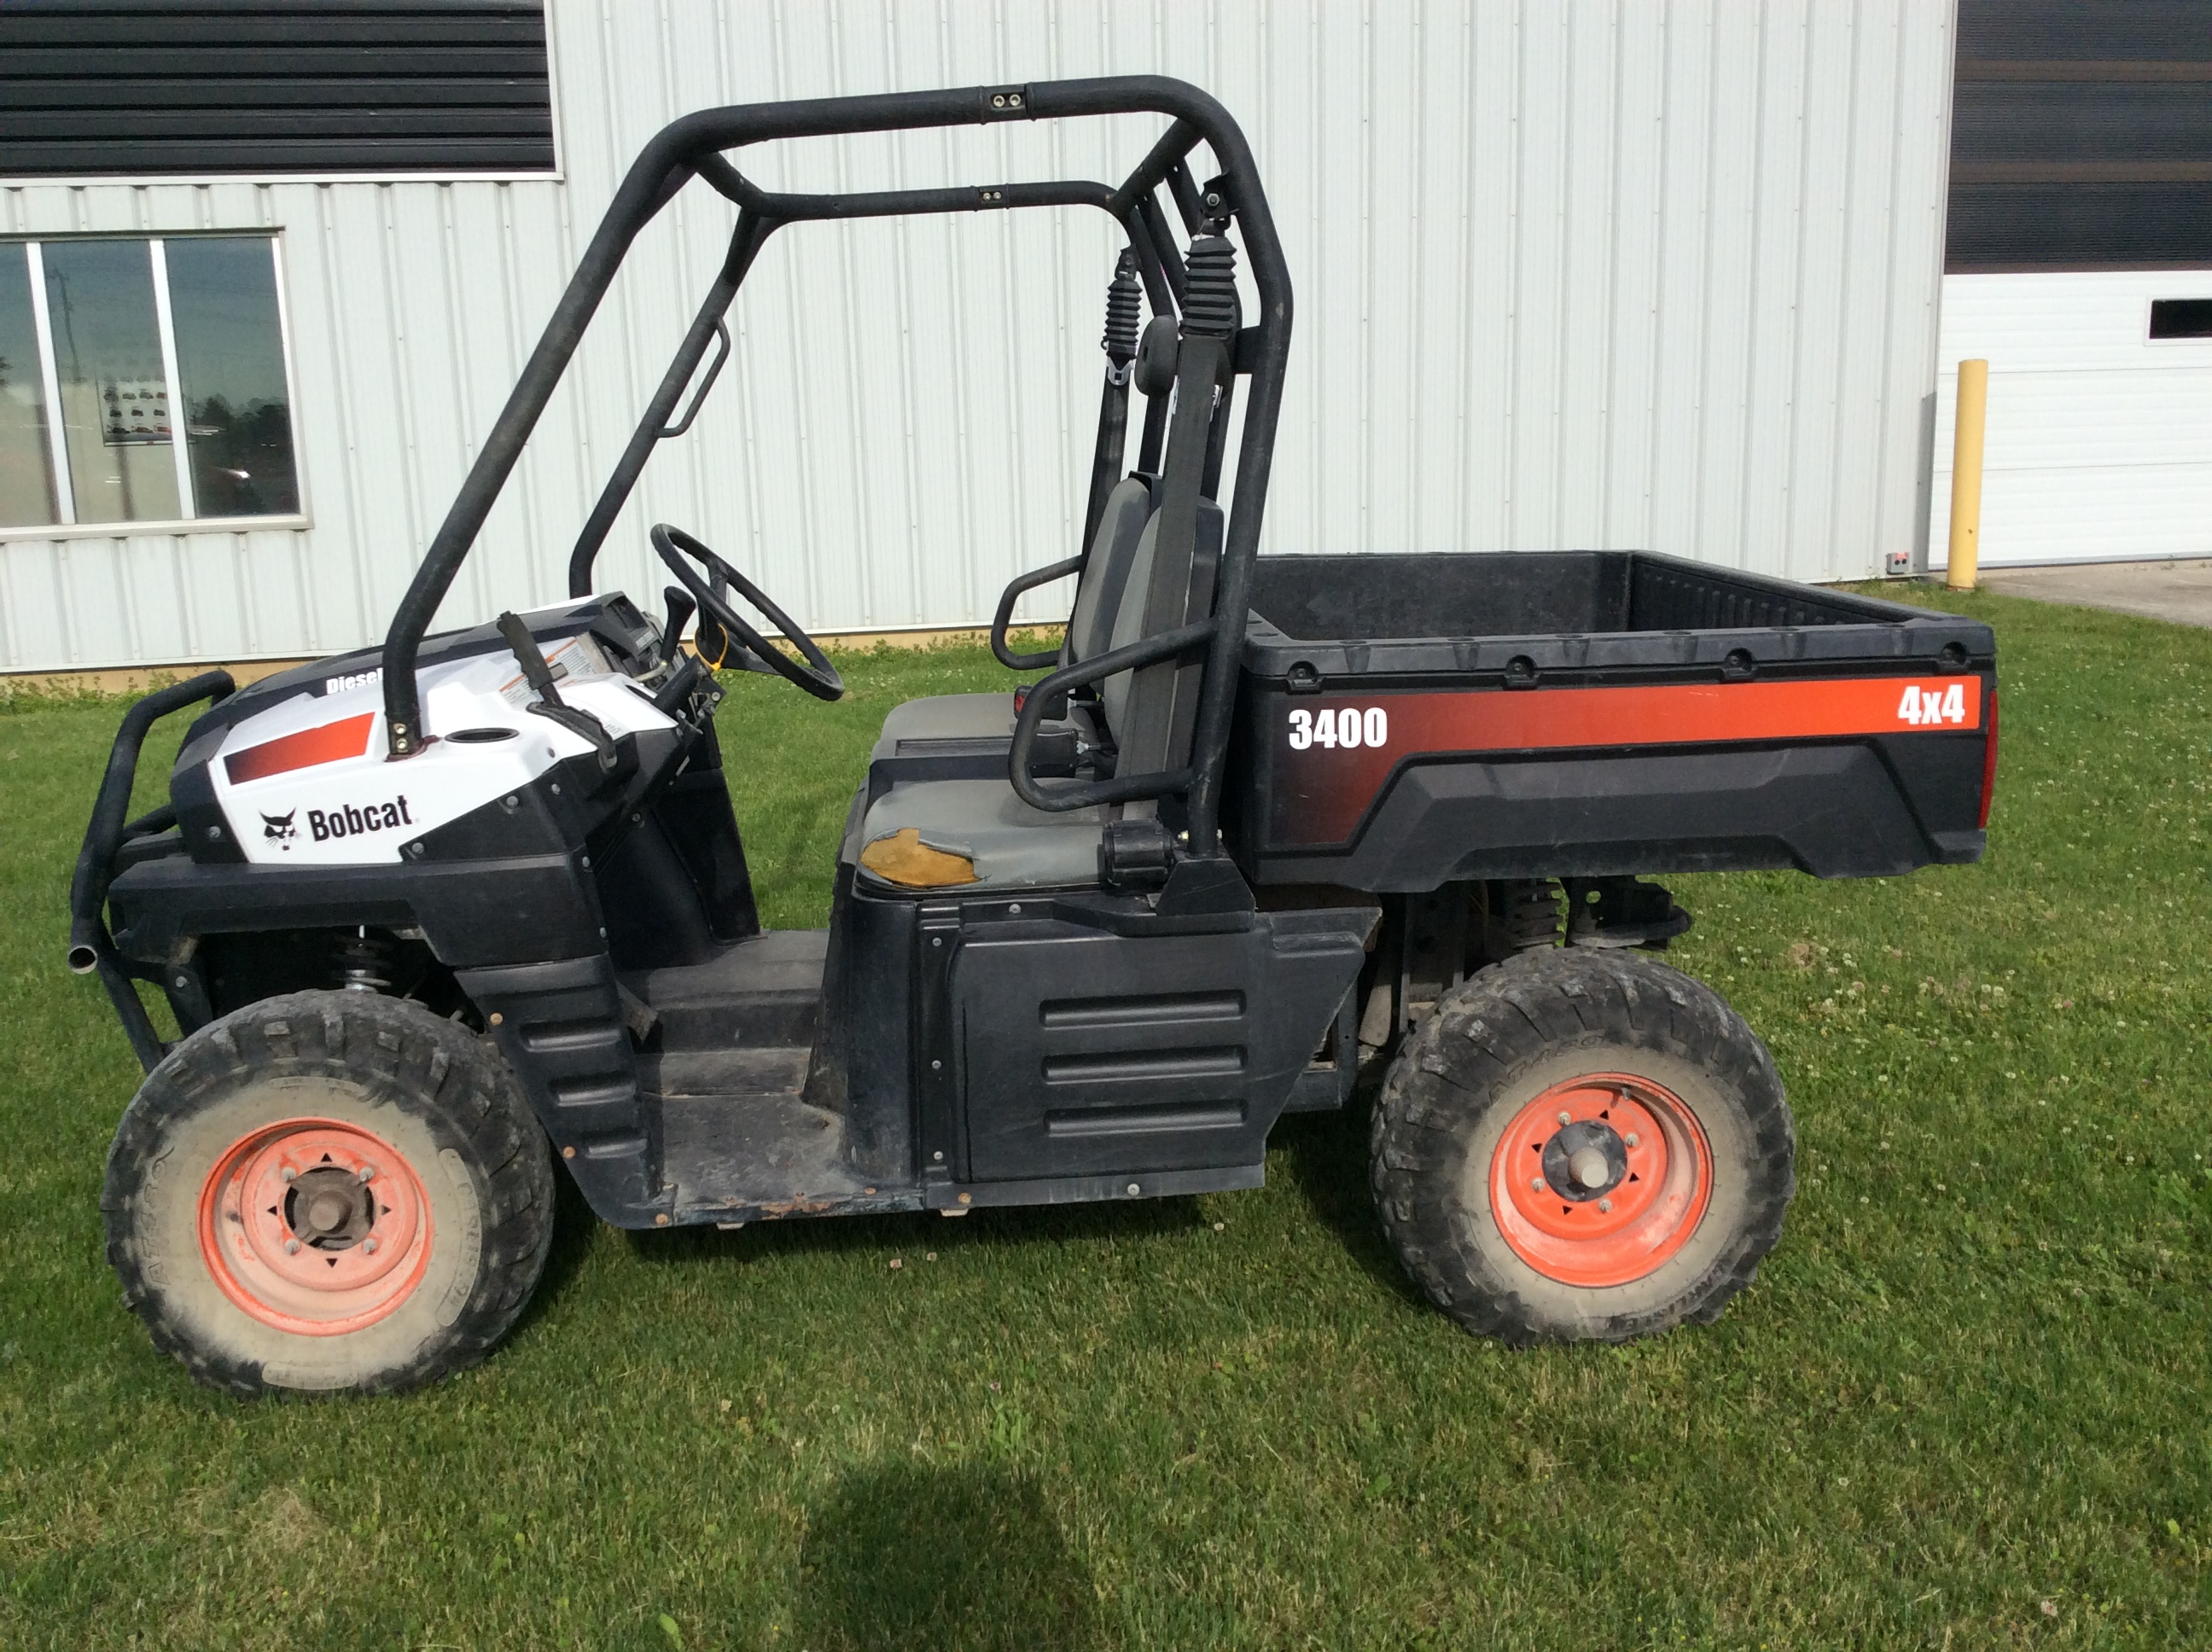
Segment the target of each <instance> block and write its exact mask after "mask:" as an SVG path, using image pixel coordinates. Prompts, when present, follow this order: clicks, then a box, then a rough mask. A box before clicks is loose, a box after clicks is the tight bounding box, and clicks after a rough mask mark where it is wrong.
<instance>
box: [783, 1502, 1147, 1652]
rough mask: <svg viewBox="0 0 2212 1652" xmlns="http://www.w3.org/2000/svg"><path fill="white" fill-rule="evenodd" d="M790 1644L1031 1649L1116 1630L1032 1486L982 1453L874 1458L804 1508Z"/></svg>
mask: <svg viewBox="0 0 2212 1652" xmlns="http://www.w3.org/2000/svg"><path fill="white" fill-rule="evenodd" d="M792 1626H793V1630H794V1631H795V1633H794V1634H793V1636H792V1637H790V1642H789V1643H790V1644H792V1645H794V1646H802V1647H810V1648H813V1649H816V1652H826V1649H836V1652H874V1649H877V1648H884V1649H897V1652H907V1649H909V1648H912V1647H917V1646H928V1647H945V1648H961V1649H996V1648H1002V1647H1003V1648H1006V1649H1009V1652H1012V1649H1020V1652H1032V1649H1036V1648H1039V1647H1082V1648H1091V1647H1097V1646H1103V1645H1108V1644H1111V1643H1114V1642H1116V1641H1118V1640H1119V1639H1120V1637H1119V1636H1118V1635H1117V1634H1115V1633H1114V1632H1113V1630H1112V1628H1111V1627H1110V1626H1109V1625H1108V1624H1107V1622H1106V1621H1105V1620H1104V1619H1103V1617H1102V1615H1101V1613H1100V1612H1099V1608H1098V1600H1097V1594H1096V1592H1095V1590H1094V1589H1093V1588H1092V1583H1091V1572H1090V1569H1089V1568H1088V1567H1087V1566H1085V1564H1084V1563H1083V1562H1082V1560H1081V1559H1080V1558H1079V1557H1078V1556H1077V1555H1076V1554H1074V1553H1073V1552H1072V1551H1071V1550H1070V1548H1069V1547H1068V1544H1067V1540H1066V1536H1065V1535H1064V1534H1062V1532H1061V1530H1060V1522H1059V1521H1058V1520H1057V1518H1056V1517H1055V1516H1054V1514H1053V1511H1052V1509H1050V1508H1049V1507H1048V1505H1047V1503H1046V1502H1045V1499H1044V1497H1042V1495H1041V1493H1040V1492H1039V1491H1038V1489H1037V1487H1036V1485H1035V1484H1034V1483H1033V1482H1031V1481H1030V1479H1028V1478H1027V1477H1026V1476H1024V1475H1022V1474H1020V1473H1017V1472H1015V1471H1013V1470H1012V1469H1010V1468H1007V1467H1000V1466H996V1465H992V1464H965V1465H961V1466H958V1467H932V1466H927V1465H923V1464H917V1463H893V1464H889V1465H884V1464H877V1465H872V1466H869V1467H865V1468H859V1469H854V1470H851V1471H848V1472H847V1473H844V1474H842V1475H841V1476H840V1477H839V1478H838V1479H836V1481H835V1482H834V1483H833V1484H832V1485H831V1486H830V1489H829V1491H828V1493H827V1494H826V1495H825V1496H823V1497H822V1498H821V1499H820V1501H819V1502H817V1503H816V1504H815V1505H814V1506H813V1507H812V1508H811V1509H809V1510H808V1514H807V1522H806V1538H805V1543H804V1544H803V1545H802V1546H801V1548H800V1550H799V1599H798V1601H797V1603H796V1605H795V1606H794V1608H793V1625H792Z"/></svg>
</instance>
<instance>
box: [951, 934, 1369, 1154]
mask: <svg viewBox="0 0 2212 1652" xmlns="http://www.w3.org/2000/svg"><path fill="white" fill-rule="evenodd" d="M1003 910H1004V909H1003V908H1000V911H1001V912H1003ZM994 915H995V914H994ZM1374 916H1375V914H1374V911H1373V909H1372V908H1340V909H1338V910H1337V911H1335V912H1334V913H1329V914H1304V913H1273V914H1261V915H1260V916H1259V918H1258V919H1257V920H1256V921H1255V923H1254V924H1253V926H1251V927H1249V928H1246V929H1242V930H1234V931H1230V932H1217V933H1212V934H1203V933H1201V934H1167V935H1152V936H1133V935H1109V934H1104V933H1102V932H1098V931H1097V930H1092V929H1087V928H1084V927H1082V926H1078V925H1076V924H1073V923H1069V922H1066V921H1063V920H1060V919H1057V918H1053V919H1043V920H1006V919H1002V920H1000V921H993V922H971V923H969V925H967V926H966V927H965V929H964V931H963V935H962V938H961V944H960V952H959V956H958V957H957V959H956V961H955V963H954V966H953V973H952V991H953V994H954V1001H955V1003H956V1005H957V1016H958V1021H959V1029H960V1031H959V1049H960V1060H961V1064H962V1068H963V1071H962V1075H961V1076H962V1079H963V1090H964V1093H965V1110H966V1139H965V1144H964V1146H965V1151H966V1155H967V1159H968V1163H967V1164H966V1166H965V1167H963V1179H965V1180H969V1181H1020V1180H1030V1179H1039V1178H1046V1177H1061V1176H1080V1175H1121V1174H1135V1173H1142V1172H1152V1171H1160V1170H1182V1169H1204V1168H1207V1167H1217V1166H1231V1165H1252V1164H1257V1163H1259V1162H1260V1161H1261V1157H1262V1156H1263V1154H1264V1153H1265V1151H1266V1148H1267V1132H1268V1131H1269V1129H1271V1128H1272V1127H1273V1125H1274V1122H1275V1119H1276V1116H1277V1115H1278V1114H1280V1113H1281V1111H1282V1109H1283V1104H1284V1103H1285V1102H1286V1101H1287V1100H1288V1099H1289V1097H1290V1094H1291V1088H1292V1086H1293V1085H1294V1084H1296V1083H1297V1078H1298V1075H1299V1074H1300V1073H1301V1072H1304V1069H1305V1066H1306V1063H1307V1061H1308V1060H1309V1059H1310V1057H1311V1056H1312V1054H1313V1053H1314V1050H1315V1048H1316V1046H1318V1045H1319V1043H1320V1042H1321V1040H1322V1036H1323V1035H1324V1034H1325V1033H1326V1032H1327V1031H1328V1027H1329V1024H1330V1019H1331V1017H1332V1016H1334V1013H1335V1011H1336V1009H1337V1006H1338V1005H1340V1004H1341V1003H1342V1002H1343V1001H1344V996H1345V994H1346V993H1347V992H1348V991H1349V990H1350V989H1351V987H1352V981H1353V980H1354V979H1355V978H1356V977H1357V975H1358V971H1359V965H1360V962H1361V959H1362V957H1364V954H1363V952H1362V951H1361V943H1362V941H1363V940H1364V937H1365V935H1366V932H1367V930H1368V929H1369V927H1370V926H1371V924H1372V922H1373V920H1374ZM1316 919H1318V920H1320V924H1319V926H1317V927H1316V926H1312V924H1311V920H1316Z"/></svg>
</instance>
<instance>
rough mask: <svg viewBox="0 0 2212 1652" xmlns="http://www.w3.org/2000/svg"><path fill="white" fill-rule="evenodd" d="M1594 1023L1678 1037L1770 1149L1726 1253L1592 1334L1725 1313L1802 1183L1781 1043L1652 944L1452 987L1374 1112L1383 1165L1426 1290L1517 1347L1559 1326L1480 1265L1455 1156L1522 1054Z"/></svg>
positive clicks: (1374, 1139)
mask: <svg viewBox="0 0 2212 1652" xmlns="http://www.w3.org/2000/svg"><path fill="white" fill-rule="evenodd" d="M1589 1037H1600V1038H1603V1039H1606V1040H1607V1041H1608V1042H1614V1043H1618V1044H1621V1045H1625V1046H1628V1047H1631V1048H1644V1049H1652V1050H1658V1051H1663V1052H1664V1053H1666V1054H1669V1055H1671V1056H1674V1057H1675V1058H1676V1059H1678V1060H1683V1061H1686V1062H1689V1063H1692V1064H1695V1065H1697V1066H1701V1067H1705V1068H1707V1069H1708V1070H1710V1071H1712V1072H1716V1073H1717V1074H1720V1075H1722V1076H1723V1078H1724V1079H1725V1080H1727V1081H1728V1082H1729V1084H1730V1086H1731V1088H1732V1089H1733V1090H1735V1092H1736V1093H1737V1094H1738V1095H1739V1096H1741V1099H1742V1101H1743V1102H1744V1104H1745V1110H1746V1114H1747V1123H1748V1125H1749V1127H1750V1130H1751V1134H1752V1139H1753V1143H1754V1145H1755V1150H1756V1151H1755V1153H1754V1158H1753V1175H1752V1178H1751V1185H1750V1186H1749V1187H1747V1190H1746V1191H1747V1202H1746V1208H1745V1210H1744V1212H1743V1218H1742V1220H1741V1223H1740V1224H1738V1227H1737V1230H1736V1231H1735V1233H1734V1234H1733V1235H1732V1236H1729V1242H1728V1243H1727V1244H1726V1246H1725V1248H1723V1251H1722V1253H1721V1254H1720V1255H1719V1256H1718V1257H1717V1258H1716V1259H1715V1260H1714V1262H1713V1264H1712V1265H1711V1266H1710V1267H1708V1268H1707V1269H1706V1270H1705V1272H1704V1273H1703V1274H1702V1275H1701V1276H1700V1277H1699V1279H1698V1280H1697V1281H1696V1282H1695V1283H1694V1284H1693V1285H1692V1287H1691V1288H1690V1289H1688V1290H1686V1291H1684V1292H1682V1293H1681V1294H1680V1295H1679V1296H1678V1297H1676V1298H1675V1299H1674V1301H1672V1302H1670V1303H1668V1304H1666V1305H1665V1306H1664V1307H1663V1308H1662V1309H1659V1310H1657V1311H1654V1312H1643V1313H1633V1314H1624V1315H1616V1316H1613V1317H1611V1318H1609V1319H1607V1320H1606V1321H1602V1322H1601V1325H1600V1327H1599V1328H1597V1329H1596V1330H1595V1332H1594V1333H1590V1336H1589V1339H1592V1340H1598V1341H1607V1342H1622V1341H1626V1340H1629V1339H1632V1338H1635V1337H1639V1336H1645V1335H1650V1334H1652V1333H1656V1332H1660V1331H1663V1330H1665V1329H1667V1328H1668V1327H1671V1326H1673V1325H1675V1324H1678V1323H1680V1322H1681V1321H1685V1320H1686V1321H1692V1322H1694V1323H1698V1324H1711V1322H1712V1321H1715V1320H1717V1319H1718V1318H1719V1317H1720V1315H1721V1313H1722V1311H1723V1309H1724V1308H1725V1307H1726V1306H1727V1304H1728V1303H1729V1299H1730V1298H1732V1297H1735V1295H1736V1294H1737V1293H1738V1292H1739V1291H1742V1290H1743V1289H1744V1288H1745V1287H1746V1286H1747V1285H1750V1284H1751V1283H1752V1281H1753V1279H1755V1278H1757V1277H1758V1273H1759V1262H1760V1260H1762V1259H1763V1258H1764V1257H1765V1254H1766V1253H1767V1252H1768V1251H1770V1250H1771V1249H1772V1248H1773V1247H1774V1245H1775V1243H1776V1242H1777V1241H1778V1239H1779V1238H1780V1237H1781V1234H1782V1224H1783V1220H1784V1215H1785V1213H1786V1212H1787V1210H1788V1207H1789V1204H1790V1199H1791V1198H1792V1196H1793V1195H1794V1194H1795V1193H1796V1174H1795V1170H1794V1168H1793V1160H1794V1157H1795V1152H1796V1127H1795V1125H1794V1123H1793V1121H1791V1118H1790V1108H1789V1105H1788V1102H1786V1101H1785V1099H1784V1095H1783V1089H1782V1082H1781V1078H1780V1077H1779V1075H1778V1073H1777V1072H1776V1071H1775V1067H1774V1062H1773V1058H1772V1057H1771V1055H1770V1054H1768V1053H1767V1050H1766V1047H1765V1045H1764V1044H1763V1043H1762V1042H1760V1041H1759V1037H1758V1036H1757V1035H1756V1034H1754V1033H1753V1031H1752V1030H1751V1029H1750V1027H1749V1026H1748V1025H1747V1024H1746V1023H1745V1022H1744V1020H1743V1018H1742V1017H1741V1016H1739V1015H1737V1014H1736V1013H1735V1011H1734V1010H1732V1009H1730V1008H1729V1005H1728V1004H1727V1002H1726V1000H1724V999H1722V998H1721V996H1720V995H1719V994H1718V993H1716V992H1714V991H1713V990H1712V989H1711V987H1707V986H1705V984H1704V983H1703V982H1701V981H1696V980H1693V979H1692V978H1691V977H1690V976H1688V975H1683V974H1682V973H1680V971H1679V970H1675V969H1668V967H1666V966H1665V965H1663V964H1661V963H1657V962H1656V961H1655V960H1653V959H1651V958H1649V957H1643V956H1640V955H1628V954H1626V953H1622V952H1615V951H1607V950H1599V949H1594V948H1593V949H1581V948H1556V949H1550V950H1538V951H1529V952H1524V953H1522V954H1520V955H1519V956H1518V957H1515V958H1513V959H1511V960H1510V961H1509V962H1508V963H1504V964H1502V965H1499V966H1498V967H1496V968H1494V969H1486V970H1484V971H1483V972H1481V973H1480V974H1479V975H1475V976H1474V977H1473V978H1471V979H1470V980H1468V981H1465V982H1463V983H1462V985H1460V986H1458V987H1455V988H1453V989H1452V990H1451V991H1450V992H1449V993H1446V994H1445V995H1444V997H1443V999H1442V1000H1441V1001H1440V1002H1439V1003H1438V1004H1437V1008H1436V1012H1435V1013H1434V1014H1432V1015H1431V1017H1429V1018H1428V1020H1426V1021H1425V1022H1424V1023H1422V1025H1421V1026H1420V1027H1419V1029H1417V1030H1416V1031H1414V1032H1413V1034H1411V1035H1410V1036H1408V1037H1407V1040H1406V1042H1405V1043H1404V1045H1403V1046H1402V1048H1401V1051H1400V1054H1399V1056H1398V1058H1397V1060H1395V1062H1394V1063H1393V1064H1392V1066H1391V1068H1390V1071H1389V1075H1388V1077H1387V1078H1385V1080H1384V1082H1383V1087H1382V1090H1381V1092H1380V1094H1379V1095H1378V1096H1377V1097H1376V1102H1375V1107H1374V1110H1373V1114H1372V1115H1371V1119H1370V1155H1369V1168H1370V1181H1371V1185H1372V1187H1373V1191H1374V1195H1375V1204H1376V1211H1377V1212H1378V1213H1379V1214H1380V1216H1381V1218H1382V1221H1383V1229H1384V1231H1385V1233H1386V1234H1387V1235H1388V1236H1389V1239H1390V1240H1391V1242H1392V1244H1393V1245H1394V1247H1395V1249H1396V1250H1397V1253H1398V1255H1399V1259H1400V1260H1401V1263H1402V1264H1403V1266H1405V1268H1406V1271H1407V1274H1408V1275H1409V1276H1410V1277H1411V1278H1413V1281H1414V1283H1415V1284H1416V1285H1419V1287H1420V1288H1421V1290H1422V1291H1423V1292H1424V1294H1425V1295H1426V1296H1427V1297H1429V1299H1430V1300H1431V1302H1433V1303H1435V1304H1436V1305H1437V1307H1439V1308H1441V1309H1443V1311H1444V1312H1445V1313H1447V1314H1449V1315H1451V1317H1453V1318H1454V1319H1455V1320H1457V1321H1459V1322H1460V1323H1461V1324H1462V1325H1463V1326H1465V1327H1467V1328H1468V1329H1469V1330H1471V1331H1474V1332H1475V1333H1478V1334H1480V1335H1483V1336H1487V1337H1493V1338H1496V1339H1498V1340H1500V1341H1503V1342H1506V1343H1509V1344H1511V1345H1517V1346H1527V1345H1531V1344H1534V1343H1539V1342H1544V1341H1552V1340H1558V1339H1559V1336H1558V1333H1556V1332H1555V1331H1553V1330H1552V1329H1551V1328H1549V1327H1547V1324H1546V1323H1545V1321H1544V1320H1543V1317H1542V1316H1541V1314H1539V1313H1538V1312H1537V1311H1536V1310H1535V1309H1534V1308H1533V1307H1532V1306H1531V1305H1530V1304H1529V1303H1528V1302H1526V1301H1525V1300H1524V1299H1523V1298H1522V1297H1520V1296H1519V1295H1518V1294H1517V1293H1516V1292H1514V1291H1511V1290H1510V1289H1509V1288H1505V1287H1504V1286H1503V1285H1502V1284H1501V1285H1500V1286H1499V1288H1498V1289H1496V1290H1494V1291H1493V1290H1486V1289H1485V1288H1484V1286H1483V1284H1482V1281H1481V1280H1480V1278H1478V1277H1476V1276H1475V1275H1474V1273H1473V1272H1471V1271H1470V1269H1469V1267H1468V1264H1467V1260H1466V1254H1465V1251H1464V1248H1463V1247H1462V1244H1461V1242H1460V1241H1459V1240H1458V1239H1457V1238H1456V1237H1455V1235H1454V1234H1453V1232H1452V1230H1451V1222H1452V1218H1453V1215H1454V1199H1453V1197H1452V1188H1451V1187H1450V1186H1449V1185H1448V1183H1449V1178H1450V1173H1451V1170H1452V1169H1453V1168H1454V1167H1456V1166H1457V1165H1459V1164H1461V1163H1463V1162H1464V1149H1465V1143H1466V1139H1467V1137H1468V1135H1469V1134H1470V1133H1471V1132H1472V1131H1473V1129H1474V1125H1475V1122H1476V1121H1477V1120H1478V1119H1479V1117H1480V1114H1482V1112H1483V1110H1484V1109H1485V1108H1486V1107H1489V1106H1492V1105H1500V1104H1502V1103H1500V1102H1498V1099H1497V1098H1498V1094H1499V1091H1500V1090H1501V1089H1502V1088H1503V1087H1504V1085H1506V1084H1509V1083H1510V1081H1511V1078H1512V1075H1513V1074H1514V1072H1516V1070H1517V1069H1518V1068H1520V1067H1522V1066H1524V1065H1525V1064H1527V1063H1528V1062H1529V1061H1532V1060H1536V1059H1539V1058H1540V1057H1541V1056H1542V1055H1544V1054H1546V1053H1547V1051H1548V1050H1551V1049H1553V1048H1557V1047H1558V1046H1559V1044H1560V1043H1562V1042H1570V1041H1576V1040H1580V1039H1583V1038H1589ZM1485 1219H1487V1218H1485Z"/></svg>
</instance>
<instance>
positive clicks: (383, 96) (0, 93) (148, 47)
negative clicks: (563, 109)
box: [0, 0, 553, 178]
mask: <svg viewBox="0 0 2212 1652" xmlns="http://www.w3.org/2000/svg"><path fill="white" fill-rule="evenodd" d="M546 64H547V59H546V48H545V15H544V7H543V5H542V4H540V3H537V0H532V3H527V4H524V3H516V0H129V3H112V0H111V3H101V0H5V3H0V178H33V177H55V176H70V175H76V176H100V177H118V176H119V177H142V176H151V175H159V174H164V173H167V174H195V173H198V174H204V173H252V174H257V175H258V174H265V173H279V174H281V173H379V172H436V173H466V172H499V173H514V172H544V171H550V170H551V169H552V167H553V106H552V92H551V82H550V77H549V75H548V72H547V66H546Z"/></svg>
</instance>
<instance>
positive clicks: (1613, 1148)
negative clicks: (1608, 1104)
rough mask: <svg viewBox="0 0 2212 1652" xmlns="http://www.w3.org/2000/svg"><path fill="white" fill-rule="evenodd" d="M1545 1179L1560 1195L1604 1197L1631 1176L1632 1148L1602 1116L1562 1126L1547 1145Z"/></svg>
mask: <svg viewBox="0 0 2212 1652" xmlns="http://www.w3.org/2000/svg"><path fill="white" fill-rule="evenodd" d="M1543 1163H1544V1181H1546V1183H1547V1185H1548V1186H1549V1187H1551V1189H1552V1191H1553V1193H1557V1194H1558V1195H1559V1197H1560V1198H1562V1199H1566V1200H1576V1201H1578V1202H1581V1203H1585V1204H1586V1203H1588V1202H1589V1200H1593V1199H1602V1198H1604V1197H1605V1196H1606V1195H1607V1194H1608V1193H1611V1192H1612V1191H1613V1189H1614V1188H1615V1187H1619V1186H1620V1184H1621V1183H1622V1182H1623V1181H1626V1179H1627V1176H1628V1149H1627V1147H1626V1146H1625V1145H1623V1144H1622V1142H1621V1139H1620V1132H1619V1131H1617V1130H1615V1129H1614V1128H1613V1127H1612V1126H1611V1125H1610V1124H1608V1123H1607V1122H1606V1121H1604V1120H1602V1119H1577V1120H1575V1121H1573V1122H1571V1123H1570V1124H1565V1125H1562V1126H1561V1127H1559V1130H1558V1131H1557V1132H1555V1133H1553V1136H1552V1139H1550V1140H1549V1141H1547V1142H1546V1143H1545V1144H1544V1152H1543Z"/></svg>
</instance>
